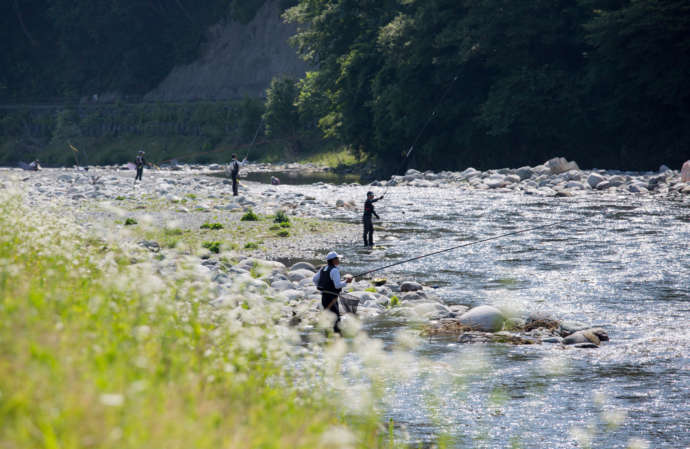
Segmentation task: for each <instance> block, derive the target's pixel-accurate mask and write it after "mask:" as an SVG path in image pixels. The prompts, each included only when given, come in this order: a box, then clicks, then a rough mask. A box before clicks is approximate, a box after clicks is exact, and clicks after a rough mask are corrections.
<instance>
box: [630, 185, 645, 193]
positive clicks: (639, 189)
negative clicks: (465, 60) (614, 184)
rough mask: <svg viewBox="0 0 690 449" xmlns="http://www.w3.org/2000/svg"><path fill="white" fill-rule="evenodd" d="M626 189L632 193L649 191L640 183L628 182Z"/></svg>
mask: <svg viewBox="0 0 690 449" xmlns="http://www.w3.org/2000/svg"><path fill="white" fill-rule="evenodd" d="M628 191H630V192H632V193H647V192H649V190H647V188H646V187H645V186H643V185H641V184H630V185H629V186H628Z"/></svg>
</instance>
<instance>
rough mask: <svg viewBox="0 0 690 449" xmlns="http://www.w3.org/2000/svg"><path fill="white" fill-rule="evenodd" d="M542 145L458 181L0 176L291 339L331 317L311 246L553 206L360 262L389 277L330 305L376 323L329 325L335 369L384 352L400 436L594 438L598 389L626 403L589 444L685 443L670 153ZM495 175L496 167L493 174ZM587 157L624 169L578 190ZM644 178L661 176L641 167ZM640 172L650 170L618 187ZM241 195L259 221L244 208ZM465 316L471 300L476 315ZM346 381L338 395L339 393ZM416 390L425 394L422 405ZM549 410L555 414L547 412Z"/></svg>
mask: <svg viewBox="0 0 690 449" xmlns="http://www.w3.org/2000/svg"><path fill="white" fill-rule="evenodd" d="M560 162H562V163H563V164H561V165H565V167H564V168H568V170H566V171H562V172H560V173H555V171H558V170H555V171H554V172H551V170H552V169H551V168H549V164H548V163H547V164H544V165H543V167H541V166H540V167H530V168H529V169H530V170H531V171H532V174H531V175H530V176H529V177H525V178H524V179H522V180H520V181H519V182H517V181H516V180H515V176H518V177H520V175H519V174H518V171H517V169H515V170H514V169H505V170H496V171H487V172H479V173H478V174H476V175H474V176H471V177H469V180H468V179H464V180H460V179H459V177H460V173H450V172H448V173H445V172H444V173H418V172H414V171H409V172H408V174H406V175H405V176H404V177H393V178H392V179H391V180H388V181H380V182H375V183H373V185H359V184H341V185H332V184H326V183H320V182H316V183H312V184H310V185H301V186H292V185H280V186H270V185H267V184H260V183H256V182H248V181H242V184H243V185H242V187H241V191H240V193H241V195H240V196H239V197H237V198H234V197H232V195H231V193H230V192H231V189H230V186H229V184H228V180H227V179H224V178H222V177H213V176H208V175H211V174H215V173H222V172H223V169H222V167H221V166H218V167H213V168H217V169H218V170H211V169H210V167H207V166H203V167H202V166H197V167H194V166H186V167H185V166H182V168H181V169H162V170H147V171H145V173H144V180H143V182H142V183H141V184H137V185H136V186H135V185H134V184H133V177H134V174H133V172H131V171H128V170H122V169H118V168H115V167H92V168H90V169H89V171H88V172H84V171H75V170H73V169H46V170H43V171H40V172H26V171H21V170H16V169H0V188H3V189H8V190H10V189H15V190H19V191H21V192H22V200H23V201H24V202H25V204H27V205H29V206H31V207H32V208H37V209H41V210H46V211H50V213H51V214H54V215H56V216H70V217H72V218H73V220H71V221H72V222H74V226H77V227H79V229H80V233H83V235H84V236H85V237H87V238H88V244H91V245H105V244H107V243H105V242H108V241H112V240H115V241H116V242H117V244H118V245H119V246H121V247H122V248H123V254H122V255H121V256H118V257H119V259H118V261H119V263H125V264H131V266H133V267H137V266H139V265H141V266H147V267H150V268H151V270H153V271H154V272H155V273H157V275H158V276H160V278H161V279H176V277H177V276H179V275H180V270H181V267H185V268H184V270H185V272H186V273H189V271H190V270H191V271H192V272H193V273H194V275H195V276H198V277H199V279H203V280H204V284H203V285H210V286H211V288H210V291H209V292H208V298H209V299H208V306H209V307H212V308H213V310H219V311H227V313H228V314H232V315H233V316H237V317H241V320H238V321H239V322H241V323H244V324H243V325H245V326H246V325H252V324H253V325H257V326H268V325H271V326H277V327H278V329H280V332H278V334H281V333H285V332H287V333H285V335H288V333H289V332H294V333H296V334H298V335H301V338H302V339H306V340H311V339H313V338H317V337H318V336H320V338H323V332H321V331H320V329H321V328H323V329H328V328H329V327H330V322H329V321H328V317H327V316H325V315H323V314H321V311H320V300H319V299H320V298H319V294H318V292H317V291H316V290H315V289H314V287H313V284H312V282H311V276H312V275H313V270H314V269H316V268H317V267H318V266H319V264H320V263H322V262H321V261H322V259H323V256H324V254H326V252H327V251H329V250H332V249H335V250H337V251H338V252H342V253H344V254H345V258H344V260H343V271H344V272H346V273H347V272H350V273H358V272H361V271H367V270H369V269H371V268H375V267H378V266H382V265H386V264H388V263H391V262H396V261H400V260H403V259H405V258H410V257H413V256H417V255H420V254H422V253H424V252H431V251H436V250H440V249H443V248H447V247H451V246H456V245H459V244H461V243H463V242H472V241H477V240H480V239H482V238H485V237H488V236H496V235H500V234H503V233H508V232H512V231H515V230H519V229H522V228H526V227H531V226H536V225H541V224H546V223H551V222H554V221H557V220H561V219H569V221H568V222H567V223H564V224H562V225H559V226H558V227H554V228H546V229H544V230H543V231H540V232H535V233H525V234H521V235H520V236H516V237H511V238H508V239H501V240H497V241H493V242H490V243H488V244H483V245H476V246H472V247H469V248H467V250H463V251H460V252H454V253H453V254H448V255H445V256H437V257H433V258H427V259H421V260H418V261H415V262H412V263H409V264H405V265H402V266H398V267H395V268H394V269H390V270H386V271H383V272H380V273H377V274H375V275H374V276H376V277H379V276H380V277H386V278H387V281H386V283H385V284H384V285H374V284H373V283H372V282H371V281H372V279H360V280H358V282H355V283H353V285H352V292H350V293H351V294H352V295H354V296H357V297H358V298H360V301H361V304H360V306H359V310H358V317H359V318H358V319H354V318H353V317H347V318H346V319H345V320H344V323H343V329H344V331H345V333H346V335H347V336H352V335H359V331H360V330H364V331H366V333H367V334H369V336H370V337H374V338H372V339H367V340H363V339H361V337H353V338H352V339H350V338H346V339H340V340H343V341H348V342H350V343H348V344H352V345H357V346H358V348H359V349H360V351H359V352H358V353H357V354H356V355H347V356H343V355H342V354H341V355H338V357H340V358H343V357H345V365H346V368H345V369H344V373H343V378H342V379H343V382H353V381H355V380H356V379H358V378H359V377H358V376H360V375H359V374H357V373H361V367H362V366H364V365H366V363H367V360H369V355H368V351H373V350H374V349H376V351H382V352H383V353H388V352H389V351H391V350H393V351H395V352H394V353H391V354H394V355H392V356H391V357H392V358H391V359H390V360H387V361H386V362H385V363H384V364H383V365H384V366H385V365H389V366H394V367H397V368H395V370H394V371H395V372H389V371H383V372H382V373H381V374H379V375H380V376H381V377H382V378H383V379H384V380H385V382H386V383H385V385H386V389H385V400H386V403H385V413H386V416H387V417H388V416H390V417H392V418H393V419H394V421H395V422H396V423H400V427H396V429H395V431H396V433H399V434H400V435H403V436H404V435H405V433H406V432H409V437H404V438H403V439H404V440H405V439H407V441H409V442H410V443H411V444H413V445H415V446H416V445H418V443H420V442H429V443H431V442H433V441H435V438H436V436H437V435H438V432H439V431H443V432H446V433H447V434H450V435H454V436H456V437H457V438H458V441H461V442H463V444H465V443H466V445H470V444H471V442H472V441H476V440H477V439H478V438H483V439H488V440H490V441H492V442H494V443H496V444H495V445H496V446H500V447H504V446H509V445H510V441H509V439H510V438H512V435H518V436H521V438H522V439H521V441H523V442H527V444H526V445H525V447H546V446H548V447H559V448H560V447H563V448H571V447H576V444H575V443H573V439H572V438H568V437H563V436H564V435H569V432H570V431H571V430H572V429H573V428H577V429H579V430H578V432H579V433H578V435H584V436H586V437H587V438H590V437H592V438H594V436H593V435H595V434H596V433H597V432H598V431H597V430H596V429H595V428H594V427H592V426H591V424H590V423H591V421H592V420H593V419H595V418H596V417H598V416H602V417H603V418H602V419H604V420H606V419H609V418H610V417H611V416H612V415H611V416H609V415H607V414H606V413H608V412H610V411H611V410H613V407H615V410H619V409H620V410H625V413H627V415H628V416H629V417H630V419H629V421H630V424H627V422H626V424H624V425H622V426H621V427H620V428H619V430H616V431H609V430H607V431H605V432H604V433H598V434H597V435H598V436H596V438H598V439H599V440H598V441H601V442H602V443H601V444H599V445H598V446H597V445H594V447H621V448H622V447H625V444H624V442H625V441H627V439H628V436H629V435H639V436H641V437H643V438H644V439H646V440H649V441H650V442H651V444H652V445H653V447H663V448H672V447H683V445H687V444H690V441H689V440H688V439H687V436H686V435H687V433H686V432H683V431H680V430H679V428H687V425H688V424H689V423H688V421H687V418H682V417H681V418H679V417H678V415H677V410H678V409H679V408H682V407H683V406H684V404H685V403H686V402H687V397H686V396H687V395H685V393H684V392H686V391H687V386H688V385H690V379H689V378H688V377H687V375H686V374H684V366H685V365H684V364H685V361H686V360H687V348H688V341H687V337H686V336H685V334H686V333H685V332H684V331H683V327H682V323H684V322H686V321H687V319H689V318H690V317H689V316H688V312H687V307H686V305H687V300H688V299H689V298H690V291H689V290H688V288H687V282H686V280H687V274H688V273H689V272H690V271H689V270H690V265H688V263H687V259H686V258H683V257H682V256H681V255H680V254H681V253H682V248H684V246H686V243H687V239H688V238H689V237H690V231H689V228H688V223H690V220H689V219H688V216H687V204H688V203H689V202H690V195H687V194H686V193H684V192H685V190H686V187H687V184H686V183H682V182H680V181H679V175H678V173H677V172H676V171H673V170H664V171H660V172H655V173H617V172H601V171H582V170H578V169H576V168H574V167H573V166H572V165H571V164H570V163H568V162H567V161H565V162H563V161H560ZM554 164H555V163H551V165H554ZM250 167H251V166H250ZM546 168H548V169H549V172H546ZM261 169H262V170H266V171H267V172H269V171H272V170H271V167H270V166H263V167H262V168H261ZM294 169H295V170H297V168H294ZM520 170H522V169H520ZM501 171H503V172H504V173H501ZM540 171H543V173H539V172H540ZM466 172H468V173H469V172H476V171H473V170H470V169H468V170H466ZM577 174H579V176H580V181H579V182H580V184H582V185H583V186H584V188H583V189H580V188H575V187H573V185H572V184H571V185H570V187H567V185H568V183H570V182H573V180H567V179H566V177H574V176H575V175H577ZM497 175H500V176H502V177H503V181H502V183H499V184H497V185H495V186H494V187H491V186H490V185H493V184H492V181H491V179H498V176H497ZM594 175H599V176H601V177H603V178H606V179H605V180H608V181H609V182H610V181H611V179H612V178H614V177H616V176H620V177H622V178H623V179H624V184H621V185H620V186H614V187H612V188H603V187H602V188H601V189H599V188H597V186H598V185H599V183H596V184H595V188H591V186H590V185H589V182H587V179H589V178H590V177H592V176H594ZM660 176H661V177H662V178H663V179H664V180H665V182H663V181H661V180H659V181H658V182H654V181H652V180H653V179H656V178H657V177H660ZM510 181H515V182H510ZM594 181H595V180H594V178H593V181H592V183H594ZM644 182H646V183H647V185H648V186H650V184H654V185H657V186H659V187H657V188H653V189H650V188H647V191H646V192H645V191H642V190H640V191H639V192H633V191H631V189H630V188H629V187H625V186H629V185H633V184H636V183H644ZM532 183H536V186H534V185H532ZM541 183H545V184H544V185H543V186H540V184H541ZM386 184H390V186H389V187H383V185H386ZM378 185H381V187H377V186H378ZM588 186H589V187H588ZM367 190H374V191H375V192H376V193H377V195H379V194H381V193H383V192H386V195H385V198H384V200H383V201H381V202H379V203H377V210H378V212H379V214H380V215H381V216H382V218H383V220H382V221H380V222H377V223H376V228H377V232H376V240H377V245H376V246H375V247H374V248H373V249H364V248H362V247H361V245H360V244H359V240H360V231H361V228H360V226H361V225H360V223H359V220H360V218H359V217H360V214H361V210H360V208H361V203H362V201H363V199H364V197H365V193H366V191H367ZM559 190H563V191H565V192H569V193H570V194H568V193H563V194H558V191H559ZM552 191H553V192H555V193H553V192H552ZM250 209H251V210H252V211H254V212H256V213H257V215H258V220H257V221H242V217H243V215H244V214H246V213H247V212H248V211H249V210H250ZM277 210H283V211H285V212H286V213H287V215H288V216H289V219H290V226H289V227H285V228H282V227H280V224H278V223H275V222H274V215H275V213H276V211H277ZM128 222H129V223H130V224H127V223H128ZM205 224H209V225H216V224H217V225H220V226H221V227H220V228H217V229H213V228H212V227H210V226H209V227H208V228H202V226H203V225H205ZM282 231H287V232H288V234H287V235H286V234H282V235H284V236H281V233H282ZM214 242H216V243H218V246H212V245H208V246H209V247H205V246H204V245H205V244H208V243H214ZM211 248H216V249H217V250H218V252H214V251H213V250H212V249H211ZM104 254H106V255H107V254H109V253H108V252H105V253H104ZM104 257H110V256H109V255H107V256H104ZM487 308H488V309H487ZM478 316H482V317H483V316H488V317H489V319H488V321H487V323H488V325H487V326H484V324H483V321H477V320H478ZM284 331H285V332H284ZM288 331H289V332H288ZM281 335H282V334H281ZM285 338H287V337H285ZM609 338H610V340H609ZM249 340H251V339H249ZM249 340H247V342H246V344H250V341H249ZM340 340H339V341H340ZM381 342H382V343H381ZM336 346H338V345H336ZM338 347H340V346H338ZM309 348H310V350H311V347H309ZM400 348H402V349H404V350H402V349H400ZM590 348H591V349H590ZM594 348H597V349H594ZM377 354H378V352H377ZM350 359H352V360H350ZM389 362H390V363H389ZM393 362H395V363H393ZM400 367H404V369H401V368H400ZM382 369H383V368H381V367H376V368H375V370H374V371H373V372H368V375H372V376H373V375H376V373H380V372H381V371H380V370H382ZM477 373H479V374H477ZM473 376H478V377H473ZM336 379H340V377H336ZM459 379H460V380H459ZM359 381H361V380H359ZM359 381H358V382H359ZM458 382H461V383H462V384H461V385H460V384H458ZM430 385H432V387H430ZM310 387H311V386H310ZM348 389H349V388H347V387H345V386H344V387H343V398H344V399H345V400H347V402H349V403H352V400H353V397H352V396H351V395H348V394H347V391H348ZM357 391H359V390H357ZM592 392H594V393H595V394H596V397H595V398H594V399H592V397H591V396H592V394H591V393H592ZM496 397H507V398H509V400H508V402H505V401H504V400H501V401H494V398H496ZM601 397H606V398H608V399H607V400H606V402H605V405H604V406H600V405H597V404H601V403H602V402H601V399H600V398H601ZM429 398H433V400H432V401H431V402H433V404H432V405H431V406H430V407H428V408H426V407H422V406H420V404H424V403H425V401H428V400H430V399H429ZM593 401H594V405H592V403H593ZM597 401H598V402H597ZM571 404H578V406H577V407H575V408H573V407H572V406H571ZM598 407H601V410H600V409H599V408H598ZM604 408H605V410H604ZM650 411H652V412H653V413H650ZM561 416H569V419H568V420H563V419H560V418H558V419H554V417H561ZM616 416H619V415H616ZM597 419H598V418H597ZM616 419H618V418H616ZM477 420H481V421H482V422H485V423H487V425H486V426H485V427H484V428H485V430H481V429H480V430H477V426H476V425H475V424H476V422H477ZM606 422H608V421H606ZM616 422H618V421H616ZM617 425H618V426H620V424H617ZM606 428H607V429H608V427H606ZM617 428H618V427H617ZM592 429H594V430H592ZM606 432H608V433H606ZM511 441H512V440H511ZM529 442H538V443H535V445H530V443H529ZM679 445H680V446H679Z"/></svg>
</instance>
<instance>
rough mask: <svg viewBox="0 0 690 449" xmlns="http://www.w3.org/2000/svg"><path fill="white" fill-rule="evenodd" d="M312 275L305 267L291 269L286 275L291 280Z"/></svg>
mask: <svg viewBox="0 0 690 449" xmlns="http://www.w3.org/2000/svg"><path fill="white" fill-rule="evenodd" d="M312 276H314V272H313V271H310V270H305V269H299V270H291V271H289V272H288V274H287V277H288V279H290V280H291V281H292V282H299V281H301V280H302V279H311V277H312Z"/></svg>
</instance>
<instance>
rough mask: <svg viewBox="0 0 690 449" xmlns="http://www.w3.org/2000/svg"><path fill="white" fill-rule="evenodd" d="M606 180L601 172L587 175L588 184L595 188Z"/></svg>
mask: <svg viewBox="0 0 690 449" xmlns="http://www.w3.org/2000/svg"><path fill="white" fill-rule="evenodd" d="M605 180H606V178H604V177H603V176H601V175H600V174H598V173H592V174H591V175H589V177H587V184H589V186H590V187H591V188H593V189H594V188H596V187H597V186H598V185H599V184H600V183H601V182H603V181H605Z"/></svg>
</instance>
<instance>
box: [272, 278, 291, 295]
mask: <svg viewBox="0 0 690 449" xmlns="http://www.w3.org/2000/svg"><path fill="white" fill-rule="evenodd" d="M293 287H294V285H293V283H292V282H290V281H288V280H277V281H273V282H272V283H271V288H272V289H273V290H277V291H279V292H281V291H285V290H290V289H292V288H293Z"/></svg>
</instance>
